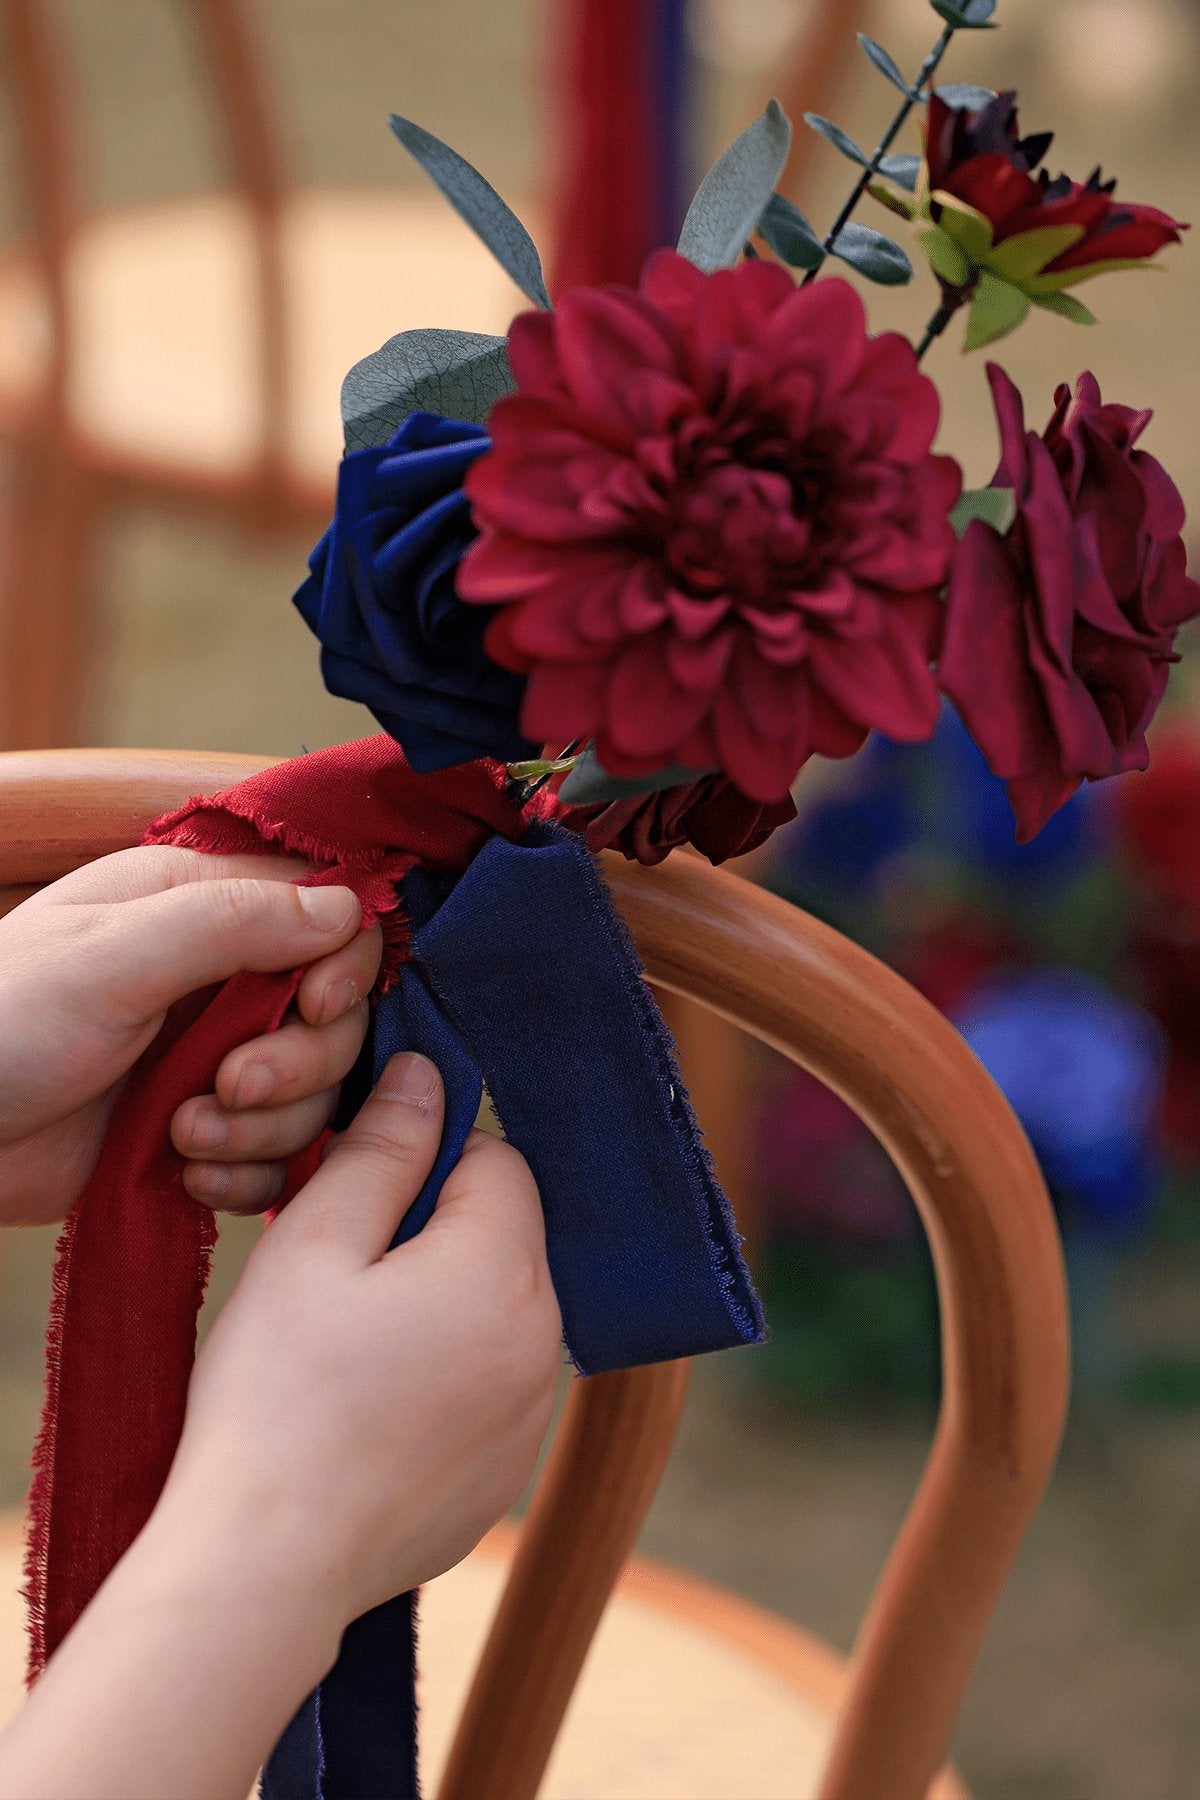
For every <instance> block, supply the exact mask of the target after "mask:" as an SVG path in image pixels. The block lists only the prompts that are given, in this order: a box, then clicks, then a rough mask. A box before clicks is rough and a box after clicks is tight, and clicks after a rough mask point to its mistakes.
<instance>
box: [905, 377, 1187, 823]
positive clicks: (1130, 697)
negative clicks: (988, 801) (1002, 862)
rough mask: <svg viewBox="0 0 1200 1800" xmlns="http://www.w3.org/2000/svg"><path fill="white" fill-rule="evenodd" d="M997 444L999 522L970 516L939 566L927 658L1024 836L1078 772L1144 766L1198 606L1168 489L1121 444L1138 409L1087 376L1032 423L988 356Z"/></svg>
mask: <svg viewBox="0 0 1200 1800" xmlns="http://www.w3.org/2000/svg"><path fill="white" fill-rule="evenodd" d="M988 376H989V379H990V381H991V384H992V393H993V397H994V399H995V403H996V412H997V417H998V419H999V425H1000V440H1001V447H1002V454H1001V459H1000V466H999V468H998V469H997V471H996V474H995V476H994V477H993V485H994V486H1002V487H1011V488H1013V489H1014V490H1015V494H1016V505H1017V515H1016V519H1015V521H1014V523H1013V525H1012V527H1011V529H1010V530H1009V531H1008V533H1007V534H1006V535H1005V536H1001V535H1000V533H999V532H997V531H995V530H993V529H992V527H991V526H989V525H985V524H984V523H983V522H982V521H981V520H978V519H977V520H975V521H974V522H973V523H972V524H971V525H969V526H968V527H967V530H966V532H965V534H964V536H963V538H962V541H961V543H960V544H959V547H958V551H957V553H956V555H955V559H954V567H953V571H952V573H951V577H950V591H949V605H948V608H947V619H946V634H945V640H944V643H943V647H942V655H941V660H940V663H939V665H938V677H939V680H940V682H941V685H942V687H943V689H944V690H945V692H946V693H947V694H949V696H950V698H951V699H952V700H953V701H954V704H955V705H956V706H957V708H958V710H959V712H960V713H961V714H962V717H963V720H964V722H965V723H966V726H967V729H968V730H969V731H970V733H971V735H972V737H973V738H974V739H975V741H976V743H977V744H978V745H979V747H980V749H981V750H982V751H983V753H984V756H985V757H986V758H987V761H988V764H989V766H990V767H991V769H992V772H993V773H994V774H996V775H999V776H1000V777H1001V778H1002V779H1003V780H1005V781H1006V782H1007V783H1008V797H1009V800H1010V802H1011V804H1012V808H1013V811H1014V813H1015V814H1016V817H1017V836H1018V838H1019V839H1020V841H1021V842H1022V843H1024V842H1027V841H1028V839H1029V838H1031V837H1033V836H1034V835H1035V834H1036V833H1037V832H1038V831H1039V830H1040V829H1041V827H1042V826H1043V825H1044V824H1045V822H1046V820H1047V819H1048V818H1049V817H1050V815H1051V814H1052V813H1053V812H1055V811H1056V810H1057V808H1058V807H1060V806H1061V805H1062V804H1063V802H1064V801H1065V800H1068V799H1069V798H1070V796H1071V795H1072V794H1073V793H1074V792H1075V790H1076V788H1078V787H1079V785H1080V783H1081V782H1082V781H1085V780H1087V781H1099V780H1101V779H1102V778H1103V777H1104V776H1106V775H1118V774H1120V773H1122V772H1123V771H1124V770H1127V769H1142V768H1145V766H1146V763H1147V761H1148V758H1149V752H1148V750H1147V747H1146V727H1147V726H1148V725H1149V723H1150V720H1151V719H1152V718H1153V716H1154V713H1155V710H1156V708H1157V707H1158V703H1159V701H1160V700H1161V699H1162V696H1163V691H1164V689H1165V687H1166V684H1167V673H1168V669H1169V666H1170V664H1171V662H1172V661H1174V660H1175V655H1174V644H1175V634H1176V632H1177V630H1178V629H1179V627H1180V625H1182V624H1183V623H1184V621H1185V620H1187V619H1191V618H1195V617H1196V615H1197V614H1200V586H1198V585H1197V584H1196V582H1194V581H1191V580H1189V578H1188V575H1187V569H1186V558H1185V555H1184V548H1183V541H1182V539H1181V537H1180V535H1179V534H1180V531H1181V530H1182V528H1183V522H1184V513H1183V502H1182V501H1181V499H1180V497H1179V493H1178V490H1177V489H1176V487H1175V485H1174V483H1173V482H1172V481H1171V479H1170V477H1169V476H1168V475H1167V473H1166V471H1165V470H1164V469H1163V468H1162V465H1161V464H1160V463H1158V462H1156V461H1155V459H1154V457H1152V456H1148V455H1147V454H1146V452H1145V451H1144V450H1138V449H1136V448H1135V446H1136V444H1137V440H1138V438H1139V437H1140V436H1141V434H1142V432H1143V431H1144V429H1145V427H1146V425H1147V423H1148V421H1149V419H1150V414H1149V413H1148V412H1135V411H1133V409H1132V408H1130V407H1128V406H1114V405H1107V406H1106V405H1104V404H1102V402H1101V399H1100V389H1099V387H1098V385H1097V383H1096V379H1095V377H1094V376H1092V375H1089V374H1085V375H1081V376H1080V378H1079V381H1078V383H1077V384H1076V388H1075V392H1074V394H1073V395H1072V393H1071V391H1070V389H1069V388H1068V387H1066V386H1065V385H1064V386H1062V387H1060V388H1059V389H1058V391H1057V393H1056V395H1055V411H1054V416H1053V418H1052V419H1051V420H1050V423H1049V425H1048V426H1047V427H1046V430H1045V432H1044V433H1043V434H1042V436H1041V437H1039V436H1038V435H1037V433H1036V432H1033V431H1026V430H1025V422H1024V416H1023V412H1022V406H1021V397H1020V395H1019V394H1018V392H1017V390H1016V388H1015V387H1014V386H1013V384H1012V382H1011V381H1010V380H1009V378H1008V376H1007V375H1006V374H1005V373H1004V371H1003V370H1002V369H1000V368H997V367H996V366H995V364H989V366H988Z"/></svg>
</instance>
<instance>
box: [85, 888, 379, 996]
mask: <svg viewBox="0 0 1200 1800" xmlns="http://www.w3.org/2000/svg"><path fill="white" fill-rule="evenodd" d="M361 918H362V909H361V907H360V906H359V903H358V898H357V896H356V895H355V894H354V893H353V892H352V891H351V889H349V888H347V887H296V886H294V885H293V884H292V883H291V882H286V881H270V880H250V879H239V878H236V877H225V878H223V879H221V880H217V881H196V882H187V883H185V884H184V885H183V886H180V887H173V888H168V889H167V890H166V891H165V892H163V893H159V894H148V895H145V896H144V897H142V898H141V899H137V900H125V901H122V902H121V903H120V904H119V905H116V906H105V907H103V908H96V909H95V911H94V912H92V916H91V919H90V920H89V929H88V930H87V931H86V933H83V934H81V942H80V944H79V946H78V951H77V958H76V974H77V976H78V977H80V978H82V979H87V980H89V982H90V983H91V985H92V989H93V991H95V990H97V989H98V990H99V991H100V992H101V993H110V994H113V995H119V996H120V999H121V1003H122V1006H123V1007H124V1008H126V1009H132V1010H134V1011H135V1012H136V1014H137V1015H138V1019H139V1021H140V1020H141V1019H148V1018H151V1017H154V1016H156V1015H157V1014H159V1013H161V1012H165V1010H166V1009H167V1007H169V1006H171V1005H173V1004H174V1002H175V1001H176V1000H181V999H182V998H183V996H184V995H185V994H191V993H195V991H196V990H197V988H203V987H208V986H209V985H210V984H211V983H212V982H216V981H224V980H226V979H227V978H228V977H229V976H231V975H236V974H238V973H239V972H240V971H241V970H243V969H256V970H263V971H267V970H281V969H292V968H297V967H299V966H300V965H301V964H304V963H310V962H315V961H316V960H317V959H318V958H319V957H324V956H328V955H330V954H331V952H333V951H334V950H337V949H340V948H341V946H342V945H343V944H345V943H348V942H349V940H350V939H351V938H352V937H353V936H354V934H355V932H356V931H357V930H358V928H359V924H360V922H361Z"/></svg>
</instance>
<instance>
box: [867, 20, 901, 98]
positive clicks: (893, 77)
mask: <svg viewBox="0 0 1200 1800" xmlns="http://www.w3.org/2000/svg"><path fill="white" fill-rule="evenodd" d="M858 42H859V47H860V48H861V50H862V53H863V55H864V56H865V57H866V58H867V61H868V62H873V63H874V64H875V67H876V68H877V69H878V70H879V73H880V74H881V75H885V76H886V77H887V79H888V80H889V81H890V82H891V84H892V86H893V87H898V88H899V89H900V92H901V93H902V94H904V95H905V96H906V98H907V99H909V100H911V99H912V89H911V88H910V87H909V85H908V83H907V81H905V79H904V76H903V75H902V73H901V72H900V70H899V69H898V68H897V67H896V64H895V63H894V62H893V61H892V59H891V57H890V56H889V55H888V53H887V51H886V50H885V49H884V47H883V45H882V44H877V43H876V42H875V39H874V38H873V37H868V36H867V34H866V32H865V31H860V32H859V34H858Z"/></svg>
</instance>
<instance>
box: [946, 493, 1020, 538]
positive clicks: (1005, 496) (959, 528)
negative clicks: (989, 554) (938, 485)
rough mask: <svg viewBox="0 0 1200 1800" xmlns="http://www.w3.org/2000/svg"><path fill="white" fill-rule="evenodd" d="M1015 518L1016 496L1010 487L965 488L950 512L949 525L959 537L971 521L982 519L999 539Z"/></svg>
mask: <svg viewBox="0 0 1200 1800" xmlns="http://www.w3.org/2000/svg"><path fill="white" fill-rule="evenodd" d="M1016 516H1017V496H1016V493H1015V491H1014V489H1012V488H1010V487H985V488H965V489H964V490H963V493H962V495H961V496H960V498H959V500H958V501H957V503H956V504H955V505H954V506H953V507H952V508H951V510H950V523H951V524H952V525H953V527H954V529H955V532H956V533H957V535H958V536H959V537H961V536H962V534H963V532H964V531H965V530H966V529H967V526H968V525H969V524H970V523H971V521H972V520H973V519H982V520H983V522H984V524H985V525H990V526H991V527H992V530H993V531H998V532H999V533H1000V535H1001V537H1003V536H1004V534H1005V532H1006V531H1008V530H1009V529H1010V527H1011V525H1012V522H1013V520H1014V519H1015V518H1016Z"/></svg>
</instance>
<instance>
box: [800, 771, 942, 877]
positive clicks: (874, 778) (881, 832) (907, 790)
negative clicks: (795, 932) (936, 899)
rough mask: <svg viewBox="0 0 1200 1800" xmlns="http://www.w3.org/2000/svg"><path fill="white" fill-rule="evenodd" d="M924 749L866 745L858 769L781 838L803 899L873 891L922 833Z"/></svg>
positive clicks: (842, 776)
mask: <svg viewBox="0 0 1200 1800" xmlns="http://www.w3.org/2000/svg"><path fill="white" fill-rule="evenodd" d="M923 753H926V754H927V747H926V746H925V745H919V746H916V747H914V746H912V745H902V744H893V743H890V742H889V741H888V739H887V738H882V737H879V736H878V735H876V736H874V737H871V738H869V739H868V740H867V742H866V744H865V745H864V746H863V748H862V749H861V750H860V751H859V753H858V755H857V756H856V757H855V758H854V760H853V763H851V764H848V765H847V766H846V767H845V770H844V772H843V771H842V770H839V779H838V783H837V786H836V788H835V789H834V790H833V791H832V792H831V793H828V794H824V795H822V797H821V798H820V799H819V800H817V801H816V802H815V803H813V804H811V805H808V806H805V804H804V795H803V789H801V794H800V807H801V812H800V817H799V818H798V819H797V821H796V823H795V824H794V825H793V826H792V827H791V828H790V830H788V831H787V832H786V833H783V834H781V835H782V844H781V846H780V848H781V852H782V858H783V861H784V862H785V864H786V866H787V868H788V870H789V871H790V872H791V873H792V874H794V875H795V876H796V877H797V878H798V880H799V881H800V884H801V887H802V889H803V890H804V891H805V892H824V891H828V892H829V893H831V894H835V895H837V896H838V898H839V899H841V900H843V901H844V900H846V899H848V898H853V897H855V896H858V895H861V894H863V893H864V892H865V891H867V890H868V889H870V888H872V887H873V886H874V885H875V883H876V882H877V880H878V878H879V876H880V875H881V873H882V871H883V870H884V869H885V868H886V867H887V866H888V864H889V863H891V862H892V861H893V860H894V859H895V858H896V857H898V856H900V855H902V854H903V853H904V851H906V850H907V849H909V847H910V846H911V845H912V844H913V843H914V842H915V840H916V839H917V837H918V835H919V833H920V830H921V809H920V805H919V782H918V779H917V774H918V767H919V763H920V759H921V757H922V754H923Z"/></svg>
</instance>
